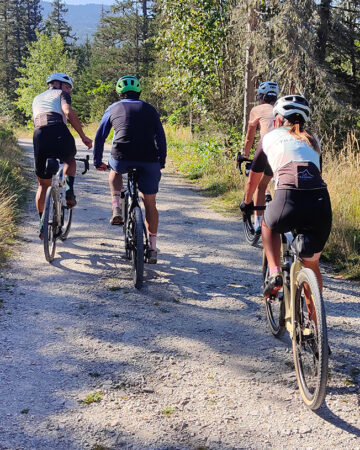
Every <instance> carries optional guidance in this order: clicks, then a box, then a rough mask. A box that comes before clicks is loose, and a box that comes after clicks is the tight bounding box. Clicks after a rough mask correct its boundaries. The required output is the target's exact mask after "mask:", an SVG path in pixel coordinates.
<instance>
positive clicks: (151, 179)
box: [109, 156, 161, 195]
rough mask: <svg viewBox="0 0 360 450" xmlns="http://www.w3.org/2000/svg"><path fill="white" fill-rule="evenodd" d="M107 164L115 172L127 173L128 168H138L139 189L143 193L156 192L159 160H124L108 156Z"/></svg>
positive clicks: (159, 176)
mask: <svg viewBox="0 0 360 450" xmlns="http://www.w3.org/2000/svg"><path fill="white" fill-rule="evenodd" d="M109 166H110V167H111V169H112V170H113V171H114V172H116V173H117V174H120V173H121V174H122V173H128V172H129V169H131V168H135V169H138V174H139V177H138V183H139V190H140V192H142V193H143V194H148V195H150V194H157V193H158V191H159V183H160V178H161V170H160V163H159V162H140V161H124V160H117V159H114V158H113V157H112V156H110V158H109Z"/></svg>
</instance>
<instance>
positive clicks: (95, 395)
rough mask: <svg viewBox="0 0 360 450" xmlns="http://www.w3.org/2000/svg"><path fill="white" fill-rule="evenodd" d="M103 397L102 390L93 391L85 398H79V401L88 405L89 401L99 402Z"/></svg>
mask: <svg viewBox="0 0 360 450" xmlns="http://www.w3.org/2000/svg"><path fill="white" fill-rule="evenodd" d="M103 397H104V394H103V392H101V391H99V392H93V393H92V394H89V395H88V396H87V397H86V398H84V399H83V400H80V403H82V404H84V405H90V404H91V403H99V402H101V400H102V398H103Z"/></svg>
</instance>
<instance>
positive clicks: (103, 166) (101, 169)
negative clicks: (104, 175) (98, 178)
mask: <svg viewBox="0 0 360 450" xmlns="http://www.w3.org/2000/svg"><path fill="white" fill-rule="evenodd" d="M96 170H100V172H105V171H106V170H108V166H107V165H106V164H104V163H101V164H100V166H98V167H96Z"/></svg>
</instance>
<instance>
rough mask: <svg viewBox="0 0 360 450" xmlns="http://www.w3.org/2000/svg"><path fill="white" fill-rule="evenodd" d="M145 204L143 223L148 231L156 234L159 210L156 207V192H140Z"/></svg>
mask: <svg viewBox="0 0 360 450" xmlns="http://www.w3.org/2000/svg"><path fill="white" fill-rule="evenodd" d="M141 197H142V199H143V201H144V205H145V223H146V228H147V230H148V232H149V233H152V234H156V233H157V230H158V225H159V212H158V210H157V208H156V194H141Z"/></svg>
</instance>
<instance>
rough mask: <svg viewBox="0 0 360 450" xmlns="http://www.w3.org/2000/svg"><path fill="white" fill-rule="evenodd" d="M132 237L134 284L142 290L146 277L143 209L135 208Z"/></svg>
mask: <svg viewBox="0 0 360 450" xmlns="http://www.w3.org/2000/svg"><path fill="white" fill-rule="evenodd" d="M131 214H132V220H131V222H132V237H133V245H132V250H131V260H132V271H133V282H134V286H135V287H136V288H137V289H140V288H141V286H142V283H143V277H144V234H143V233H144V231H143V230H144V223H143V218H142V213H141V209H140V207H139V206H135V208H134V210H133V211H132V213H131Z"/></svg>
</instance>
